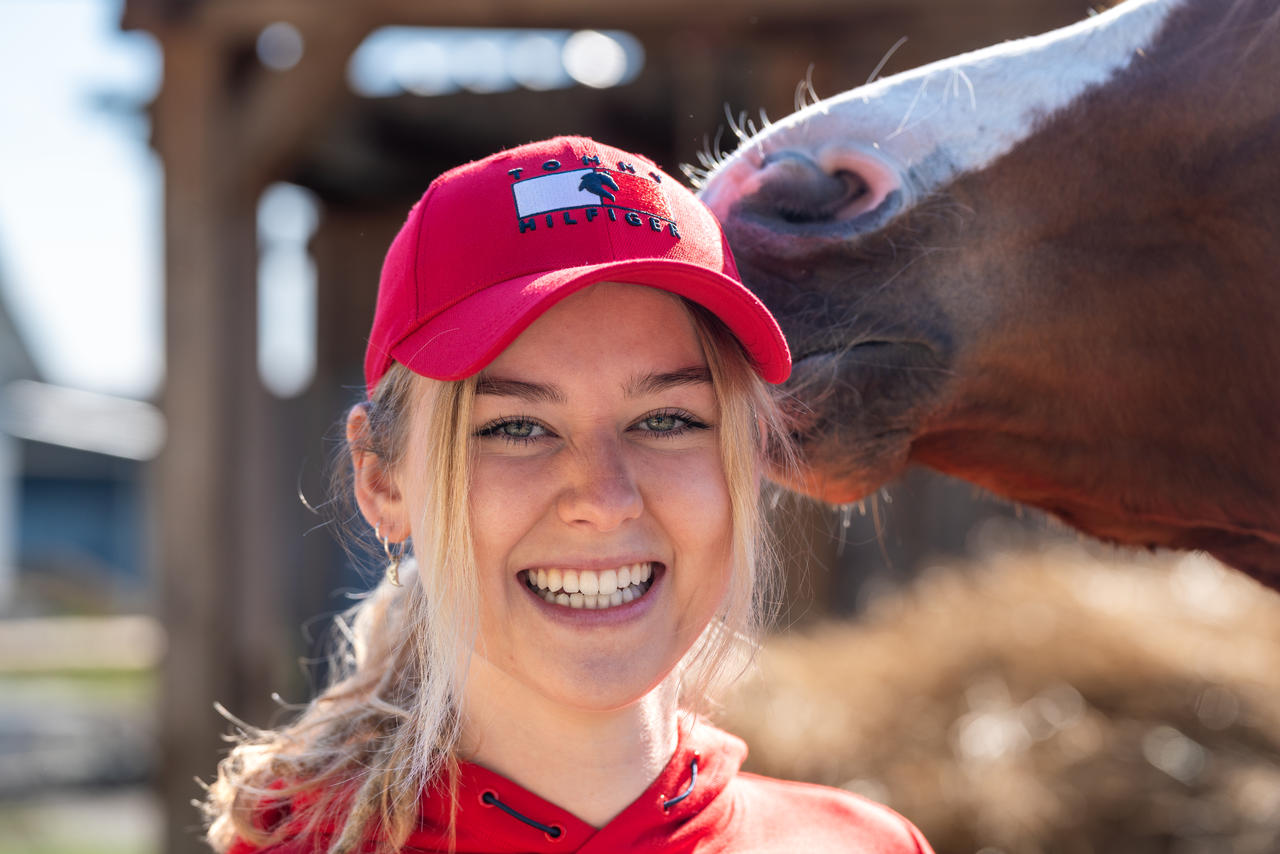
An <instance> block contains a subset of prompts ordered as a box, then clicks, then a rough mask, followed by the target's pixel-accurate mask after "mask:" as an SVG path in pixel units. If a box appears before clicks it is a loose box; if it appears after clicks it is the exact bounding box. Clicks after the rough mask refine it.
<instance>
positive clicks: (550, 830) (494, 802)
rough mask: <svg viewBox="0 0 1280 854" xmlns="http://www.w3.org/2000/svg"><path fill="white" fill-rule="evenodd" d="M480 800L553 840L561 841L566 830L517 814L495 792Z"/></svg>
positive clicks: (481, 797)
mask: <svg viewBox="0 0 1280 854" xmlns="http://www.w3.org/2000/svg"><path fill="white" fill-rule="evenodd" d="M480 800H481V801H483V802H484V803H486V804H488V805H489V806H491V807H497V808H498V809H500V810H502V811H503V812H504V813H506V814H507V815H509V816H511V817H512V818H514V819H517V820H519V821H523V822H524V823H525V824H527V825H529V826H530V827H534V828H537V829H538V830H541V831H542V832H543V833H545V834H546V835H547V836H550V837H551V838H552V839H559V838H560V834H561V833H564V828H562V827H560V826H559V825H557V824H543V823H542V822H540V821H537V820H536V819H532V818H529V817H528V816H527V815H522V814H520V813H518V812H516V811H515V810H514V809H512V808H511V807H509V806H507V805H506V804H504V803H503V802H502V801H500V800H498V796H497V795H495V794H494V793H493V792H485V793H484V794H483V795H481V796H480Z"/></svg>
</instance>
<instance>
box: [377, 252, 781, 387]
mask: <svg viewBox="0 0 1280 854" xmlns="http://www.w3.org/2000/svg"><path fill="white" fill-rule="evenodd" d="M600 282H623V283H627V284H635V285H645V286H648V287H654V288H659V289H661V290H664V291H669V292H670V293H673V294H678V295H679V296H682V297H685V298H687V299H689V300H692V301H693V302H696V303H698V304H699V305H701V306H703V307H705V308H706V309H708V310H709V311H710V312H711V313H712V314H714V315H715V316H716V317H718V318H720V320H721V321H723V322H724V324H725V325H726V326H727V327H729V330H730V331H731V332H732V333H733V334H734V336H735V337H736V338H737V339H738V340H739V341H740V342H741V343H742V346H743V348H744V349H745V350H746V351H747V355H748V356H750V358H751V360H752V362H753V364H754V366H755V369H756V371H757V372H758V373H759V374H760V376H761V377H762V378H763V379H765V380H766V381H767V382H771V383H780V382H782V381H783V380H785V379H786V378H787V377H788V376H789V375H790V373H791V357H790V353H789V351H788V350H787V342H786V339H785V338H784V337H783V335H782V331H781V330H780V329H779V328H778V324H777V322H776V321H775V320H774V319H773V316H772V315H771V314H769V312H768V310H767V309H766V308H765V307H764V305H763V304H762V303H761V302H760V300H759V299H757V298H756V296H755V295H754V294H752V293H751V292H750V291H748V290H747V289H746V288H744V287H743V286H742V285H741V284H740V283H739V282H737V281H736V280H734V279H732V278H730V277H728V276H725V275H722V274H720V273H717V272H715V271H713V270H708V269H707V268H705V267H701V266H699V265H696V264H690V263H687V262H683V261H674V260H668V259H653V258H641V259H635V260H630V261H616V262H610V263H606V264H593V265H589V266H584V267H570V268H568V269H564V270H554V271H552V272H549V273H536V274H533V275H529V276H521V277H519V278H515V279H508V280H507V281H505V282H499V283H497V284H495V285H490V286H489V287H486V288H483V289H481V290H479V291H477V292H475V293H474V294H472V295H470V296H468V297H467V298H466V299H464V300H463V301H462V302H460V303H457V304H456V305H453V306H451V307H449V308H447V309H445V310H444V311H442V312H440V313H439V314H437V315H436V316H435V317H433V318H431V319H430V320H428V321H427V322H426V323H424V324H423V325H422V326H420V327H418V328H417V329H415V330H414V331H413V332H411V333H410V334H409V335H407V336H406V337H405V338H403V339H402V340H401V341H400V342H399V343H398V344H396V345H395V346H394V347H392V348H391V352H390V356H391V358H393V359H394V360H395V361H397V362H400V363H402V364H403V365H405V366H406V367H408V368H409V369H410V370H412V371H414V372H415V373H418V374H422V375H423V376H427V377H433V378H435V379H439V380H460V379H463V378H465V377H469V376H471V375H472V374H474V373H476V372H478V371H480V370H482V369H483V368H484V367H485V366H486V365H488V364H489V363H490V362H491V361H493V360H494V359H495V358H496V357H497V356H498V354H499V353H501V352H502V351H503V350H505V349H506V348H507V346H508V345H509V344H510V343H511V342H512V341H514V340H515V339H516V338H517V336H519V335H520V333H521V332H523V331H524V330H525V329H527V328H528V327H529V325H530V324H531V323H533V322H534V321H535V320H537V319H538V318H539V317H541V316H542V313H543V312H545V311H546V310H547V309H549V308H550V307H551V306H553V305H555V304H556V303H558V302H559V301H560V300H562V299H564V298H565V297H567V296H569V295H570V294H573V293H576V292H577V291H580V290H582V289H583V288H586V287H589V286H591V285H594V284H598V283H600Z"/></svg>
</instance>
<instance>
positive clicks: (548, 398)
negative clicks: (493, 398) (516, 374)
mask: <svg viewBox="0 0 1280 854" xmlns="http://www.w3.org/2000/svg"><path fill="white" fill-rule="evenodd" d="M476 394H493V395H497V396H499V397H518V398H521V399H522V400H528V401H530V402H534V403H564V393H563V392H561V391H560V389H558V388H556V387H555V386H553V385H543V384H542V383H528V382H524V381H523V380H508V379H503V378H502V377H488V376H484V375H483V374H482V375H481V376H480V379H479V380H478V381H477V382H476Z"/></svg>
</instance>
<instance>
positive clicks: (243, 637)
mask: <svg viewBox="0 0 1280 854" xmlns="http://www.w3.org/2000/svg"><path fill="white" fill-rule="evenodd" d="M163 41H164V44H165V61H166V65H165V89H164V92H163V95H162V98H161V101H160V103H159V104H158V105H157V107H156V110H155V118H156V134H157V148H158V149H159V150H160V152H161V155H162V157H163V159H164V164H165V172H166V175H165V226H166V244H165V249H166V262H165V276H166V288H165V299H166V306H165V324H166V359H167V366H166V381H165V386H164V392H163V406H164V409H165V413H166V416H167V418H168V427H169V430H168V435H169V440H168V445H167V447H166V448H165V450H164V452H163V454H162V456H161V458H160V461H159V464H158V485H159V489H160V496H161V498H160V501H159V502H158V515H159V523H160V524H159V525H158V539H159V555H158V557H159V561H158V564H159V574H160V612H161V618H162V620H163V622H164V625H165V626H166V628H167V629H168V633H169V645H168V651H167V654H166V656H165V661H164V665H163V668H162V675H161V681H162V701H161V711H160V742H161V750H162V757H163V759H162V767H161V770H160V779H159V785H160V791H161V794H162V797H163V799H164V801H165V815H166V817H167V819H168V827H167V833H166V839H165V845H164V850H165V851H167V852H170V854H184V852H197V851H207V846H205V845H204V843H203V842H202V840H201V839H200V833H199V828H198V826H199V820H198V817H197V814H196V812H195V811H194V810H193V809H192V807H191V806H190V804H189V802H190V801H191V800H192V799H193V798H197V797H199V795H200V790H199V789H198V787H197V786H196V784H195V782H194V780H193V778H195V777H201V778H204V779H209V778H211V777H212V775H213V773H214V770H215V765H216V761H217V757H218V753H219V750H220V749H221V748H222V744H221V741H220V738H219V734H220V733H222V732H225V731H226V730H227V724H226V722H225V721H223V720H222V719H221V718H220V717H219V716H218V715H217V714H216V712H215V711H214V708H213V704H214V702H215V701H219V702H222V703H224V704H225V705H227V706H228V707H229V708H231V709H234V710H235V711H236V712H237V713H239V714H241V715H243V716H244V717H246V718H248V719H250V720H252V719H255V718H256V719H258V720H260V721H261V720H263V719H264V718H265V717H266V714H267V711H268V709H269V707H270V700H269V697H270V686H271V685H272V684H273V683H275V682H277V681H278V679H277V672H278V671H279V664H278V662H279V657H278V650H279V649H281V644H280V643H279V639H278V638H277V637H276V636H275V631H274V629H273V628H272V627H273V626H274V625H276V624H275V622H274V621H272V620H269V619H266V618H265V615H266V614H269V613H270V612H271V611H272V610H274V608H275V607H276V605H277V604H278V602H279V599H280V597H279V590H278V589H277V587H276V586H275V585H274V584H273V582H272V578H273V577H275V576H273V574H272V572H271V568H272V566H273V565H275V564H277V563H278V554H279V546H278V538H277V537H276V532H275V531H274V530H273V529H274V527H275V525H274V520H275V519H276V518H278V511H277V508H275V507H274V506H273V502H272V500H271V499H270V497H269V495H268V494H267V492H268V491H267V490H264V489H262V488H261V480H260V478H263V476H264V474H265V473H266V472H269V471H270V470H271V466H270V453H271V444H272V443H271V442H270V439H269V431H267V430H265V429H264V428H265V427H267V426H268V425H269V424H270V421H271V412H270V410H271V402H270V400H269V399H268V397H267V395H266V393H265V392H264V391H263V389H262V387H261V384H260V383H259V382H258V378H257V365H256V357H255V352H256V349H255V341H256V333H257V325H256V297H255V292H256V287H255V285H256V278H257V257H256V254H257V253H256V235H255V230H256V223H255V211H256V202H257V197H256V193H253V192H249V191H246V189H245V188H244V187H243V186H242V185H240V184H238V183H237V182H235V181H228V180H227V176H228V175H229V174H230V173H231V172H233V171H234V169H235V147H234V145H233V144H232V140H229V139H228V135H229V128H230V127H231V124H230V123H229V122H228V113H229V111H230V110H231V104H229V103H228V100H227V97H226V95H225V94H224V92H223V89H222V81H223V78H224V75H225V74H226V67H225V66H226V57H225V56H224V55H223V53H222V51H221V46H220V45H219V44H218V43H216V42H215V41H213V40H211V39H210V38H208V37H205V36H203V35H202V34H201V33H200V32H198V31H197V30H195V29H194V28H191V29H188V28H179V29H175V30H172V31H169V32H167V33H165V34H164V38H163ZM268 479H269V478H268Z"/></svg>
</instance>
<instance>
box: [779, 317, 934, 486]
mask: <svg viewBox="0 0 1280 854" xmlns="http://www.w3.org/2000/svg"><path fill="white" fill-rule="evenodd" d="M947 375H948V372H947V371H946V370H945V368H944V362H943V358H942V357H941V356H940V355H939V352H938V350H937V349H936V348H935V347H933V346H931V345H930V344H928V343H924V342H920V341H915V340H897V339H867V340H862V341H856V342H851V343H848V344H844V345H840V346H832V347H823V348H821V349H814V350H808V351H801V354H800V355H799V356H798V357H797V358H796V360H795V362H794V364H793V371H792V378H791V379H790V380H788V381H787V384H786V386H785V391H786V392H787V394H788V396H787V398H786V399H785V400H784V401H783V407H784V409H785V410H786V412H787V415H788V417H789V419H790V426H791V429H792V438H793V440H794V441H795V444H796V446H797V447H798V448H799V450H800V455H801V457H802V458H803V470H802V471H801V472H799V473H798V477H797V476H795V475H793V476H791V477H789V478H785V484H786V485H787V486H789V487H790V488H792V489H796V490H798V491H801V492H805V493H807V494H809V495H812V496H815V497H817V498H820V499H822V500H825V501H830V502H834V503H843V502H848V501H856V500H858V499H860V498H862V497H864V496H865V495H867V494H869V493H870V492H872V491H874V490H875V489H876V488H877V487H878V486H879V485H881V484H883V483H884V482H886V481H888V480H890V479H892V478H893V477H895V476H897V474H898V473H899V472H900V471H901V470H902V469H903V468H905V466H906V464H907V460H908V457H909V455H910V450H911V445H912V442H913V441H914V440H915V438H916V436H917V435H918V434H919V432H920V430H921V427H922V424H923V423H924V421H925V419H926V417H927V414H928V413H929V412H930V411H931V410H932V409H933V407H934V406H935V405H936V403H937V400H938V396H939V389H940V385H941V383H942V381H943V379H944V378H945V377H946V376H947ZM774 479H775V480H777V479H781V478H779V477H778V476H776V475H775V476H774Z"/></svg>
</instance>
